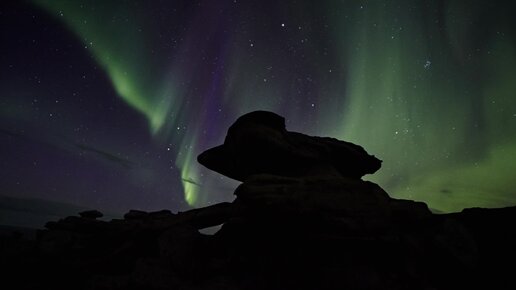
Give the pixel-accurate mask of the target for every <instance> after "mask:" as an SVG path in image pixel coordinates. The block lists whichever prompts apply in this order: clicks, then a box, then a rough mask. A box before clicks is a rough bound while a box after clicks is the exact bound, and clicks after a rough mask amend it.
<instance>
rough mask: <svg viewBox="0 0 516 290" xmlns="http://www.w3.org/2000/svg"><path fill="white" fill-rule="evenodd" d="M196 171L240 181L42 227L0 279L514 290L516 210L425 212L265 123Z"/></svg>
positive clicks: (352, 155) (250, 121)
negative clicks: (208, 201) (165, 206)
mask: <svg viewBox="0 0 516 290" xmlns="http://www.w3.org/2000/svg"><path fill="white" fill-rule="evenodd" d="M199 161H200V162H201V163H202V164H204V165H205V166H207V167H208V168H211V169H213V170H215V171H217V172H219V173H222V174H224V175H226V176H229V177H231V178H234V179H237V180H241V181H243V183H242V184H241V185H240V186H239V187H238V188H237V189H236V190H235V195H236V199H235V200H234V201H233V202H231V203H220V204H215V205H212V206H208V207H204V208H199V209H192V210H189V211H186V212H181V213H176V214H174V213H172V212H170V211H168V210H162V211H157V212H144V211H139V210H131V211H129V212H128V213H127V214H125V215H124V218H123V219H114V220H111V221H104V220H99V219H98V218H100V217H102V213H100V212H98V211H87V212H82V213H80V216H71V217H66V218H63V219H61V220H59V221H55V222H54V221H53V222H49V223H47V225H46V227H47V229H46V230H43V231H41V232H39V234H38V238H37V239H36V240H35V241H24V240H21V239H20V237H19V236H16V237H11V238H4V239H3V240H0V241H1V242H2V244H0V245H1V247H0V257H1V258H2V259H0V266H1V267H2V269H4V270H3V273H4V274H5V277H7V279H9V280H12V281H9V282H12V283H16V285H17V288H18V289H36V288H38V289H39V288H44V289H46V288H49V289H70V288H79V289H251V290H253V289H256V290H258V289H428V290H430V289H463V288H484V289H512V288H515V286H516V281H514V279H513V278H512V277H513V275H512V272H513V270H514V269H513V267H511V266H510V265H511V263H513V262H514V260H515V259H516V250H515V249H514V246H513V245H514V244H515V243H516V226H515V224H516V222H515V221H516V207H515V208H506V209H490V210H486V209H468V210H464V211H463V212H461V213H454V214H443V215H435V214H432V213H431V212H430V211H429V209H428V207H427V206H426V204H424V203H422V202H416V201H410V200H400V199H393V198H391V197H390V196H389V195H388V194H387V193H386V192H385V191H384V190H383V189H382V188H381V187H380V186H378V185H377V184H374V183H372V182H368V181H363V180H361V179H360V177H361V176H363V175H364V174H368V173H373V172H375V171H376V170H378V169H379V167H380V161H379V160H378V159H377V158H375V157H374V156H371V155H369V154H368V153H367V152H366V151H365V150H364V149H363V148H362V147H360V146H357V145H354V144H352V143H348V142H344V141H339V140H336V139H331V138H321V137H310V136H306V135H303V134H300V133H294V132H288V131H286V129H285V124H284V120H283V118H282V117H280V116H278V115H276V114H273V113H269V112H253V113H250V114H247V115H244V116H242V117H241V118H239V119H238V120H237V122H236V123H235V124H234V125H233V126H232V127H231V128H230V129H229V131H228V136H227V137H226V140H225V142H224V145H221V146H218V147H215V148H213V149H209V150H207V151H206V152H204V153H202V154H201V155H200V156H199ZM213 226H221V228H220V230H219V231H218V232H216V233H215V234H214V235H204V234H201V233H200V232H199V230H201V229H205V228H209V227H213ZM505 265H509V266H505ZM9 282H6V283H9Z"/></svg>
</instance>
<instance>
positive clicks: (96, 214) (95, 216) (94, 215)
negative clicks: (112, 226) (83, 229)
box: [79, 210, 104, 219]
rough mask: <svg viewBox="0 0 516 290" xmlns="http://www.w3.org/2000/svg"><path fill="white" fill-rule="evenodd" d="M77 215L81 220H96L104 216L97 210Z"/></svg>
mask: <svg viewBox="0 0 516 290" xmlns="http://www.w3.org/2000/svg"><path fill="white" fill-rule="evenodd" d="M79 215H80V216H81V217H82V218H87V219H98V218H101V217H103V216H104V214H102V213H101V212H100V211H98V210H87V211H83V212H80V213H79Z"/></svg>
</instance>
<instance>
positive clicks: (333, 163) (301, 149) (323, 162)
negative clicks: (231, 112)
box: [197, 111, 381, 181]
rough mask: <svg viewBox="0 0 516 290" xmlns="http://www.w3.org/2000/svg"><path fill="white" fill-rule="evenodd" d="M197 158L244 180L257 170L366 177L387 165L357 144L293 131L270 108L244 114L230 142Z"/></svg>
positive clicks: (229, 135) (293, 174)
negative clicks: (268, 110) (383, 164)
mask: <svg viewBox="0 0 516 290" xmlns="http://www.w3.org/2000/svg"><path fill="white" fill-rule="evenodd" d="M197 159H198V161H199V163H201V164H202V165H204V166H206V167H207V168H209V169H211V170H214V171H216V172H218V173H221V174H223V175H226V176H228V177H230V178H233V179H236V180H239V181H245V180H246V179H247V178H248V177H249V176H251V175H254V174H272V175H279V176H288V177H298V176H307V175H326V176H331V175H332V176H340V177H351V178H360V177H362V176H363V175H365V174H370V173H374V172H376V171H377V170H378V169H379V168H380V166H381V160H379V159H378V158H376V157H374V156H372V155H369V154H368V153H367V152H366V151H365V150H364V148H362V147H360V146H358V145H355V144H353V143H350V142H345V141H340V140H337V139H334V138H325V137H313V136H308V135H304V134H301V133H297V132H289V131H287V130H286V128H285V119H284V118H283V117H281V116H279V115H277V114H275V113H272V112H267V111H255V112H251V113H248V114H245V115H243V116H242V117H240V118H238V120H237V121H236V122H235V123H234V124H233V125H232V126H231V127H230V128H229V130H228V133H227V136H226V139H225V141H224V144H223V145H220V146H217V147H214V148H211V149H209V150H207V151H205V152H203V153H202V154H200V155H199V157H198V158H197Z"/></svg>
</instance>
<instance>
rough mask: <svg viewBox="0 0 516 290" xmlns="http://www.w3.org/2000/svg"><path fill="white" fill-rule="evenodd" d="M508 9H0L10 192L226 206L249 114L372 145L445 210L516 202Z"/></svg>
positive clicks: (400, 179) (390, 175)
mask: <svg viewBox="0 0 516 290" xmlns="http://www.w3.org/2000/svg"><path fill="white" fill-rule="evenodd" d="M512 2H513V1H485V0H482V1H480V0H477V1H450V0H426V1H418V0H399V1H394V0H392V1H380V0H379V1H345V0H340V1H330V0H328V1H324V0H320V1H276V0H261V1H254V0H253V1H252V0H248V1H243V0H229V1H226V0H217V1H214V0H181V1H180V0H175V1H143V0H142V1H107V0H94V1H80V0H77V1H68V0H61V1H59V0H34V1H12V3H10V1H1V4H0V22H1V26H0V27H1V34H0V47H1V53H0V68H1V69H0V165H1V169H0V171H1V173H0V195H2V196H12V197H20V198H37V199H42V200H51V201H60V202H65V203H70V204H74V205H79V206H84V207H87V208H95V209H99V210H104V211H108V212H113V213H123V212H126V211H128V210H129V209H142V210H159V209H164V208H167V209H171V210H172V211H178V210H186V209H188V208H189V207H191V206H194V207H198V206H204V205H207V204H212V203H214V202H220V201H230V200H232V199H233V195H232V193H233V190H234V188H235V187H236V186H237V185H238V183H237V182H236V181H232V180H230V179H229V178H225V177H223V176H221V175H219V174H217V173H212V172H209V171H208V170H207V169H205V168H203V167H201V166H200V165H199V164H198V163H197V161H196V157H197V155H198V154H199V153H201V152H202V151H203V150H205V149H208V148H210V147H213V146H215V145H219V144H221V143H222V142H223V139H224V137H225V133H226V130H227V128H228V127H229V126H230V125H231V124H232V122H233V121H234V120H235V119H236V118H237V117H238V116H240V115H242V114H244V113H247V112H250V111H253V110H270V111H274V112H276V113H278V114H281V115H283V116H285V117H286V120H287V129H289V130H292V131H298V132H303V133H306V134H310V135H318V136H331V137H336V138H339V139H342V140H347V141H351V142H355V143H357V144H360V145H362V146H363V147H364V148H365V149H366V150H367V151H368V152H369V153H370V154H374V155H376V156H377V157H379V158H380V159H382V160H383V161H384V162H383V167H382V168H381V169H380V171H379V172H377V173H376V174H375V175H373V176H366V179H369V180H373V181H375V182H377V183H379V184H380V185H381V186H382V187H383V188H385V189H386V190H387V191H388V192H389V194H390V195H391V196H393V197H398V198H410V199H416V200H423V201H426V202H427V203H428V205H429V206H430V207H431V208H433V209H436V210H439V211H444V212H449V211H459V210H461V209H462V208H464V207H474V206H482V207H501V206H507V205H515V204H516V17H515V16H514V15H515V12H516V8H515V4H512Z"/></svg>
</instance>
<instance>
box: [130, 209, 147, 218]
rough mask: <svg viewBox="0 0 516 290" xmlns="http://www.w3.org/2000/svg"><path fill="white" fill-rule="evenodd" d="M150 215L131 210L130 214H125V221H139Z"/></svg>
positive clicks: (141, 211)
mask: <svg viewBox="0 0 516 290" xmlns="http://www.w3.org/2000/svg"><path fill="white" fill-rule="evenodd" d="M148 215H149V213H148V212H146V211H143V210H136V209H131V210H129V212H128V213H126V214H124V219H126V220H137V219H142V218H145V217H147V216H148Z"/></svg>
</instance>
